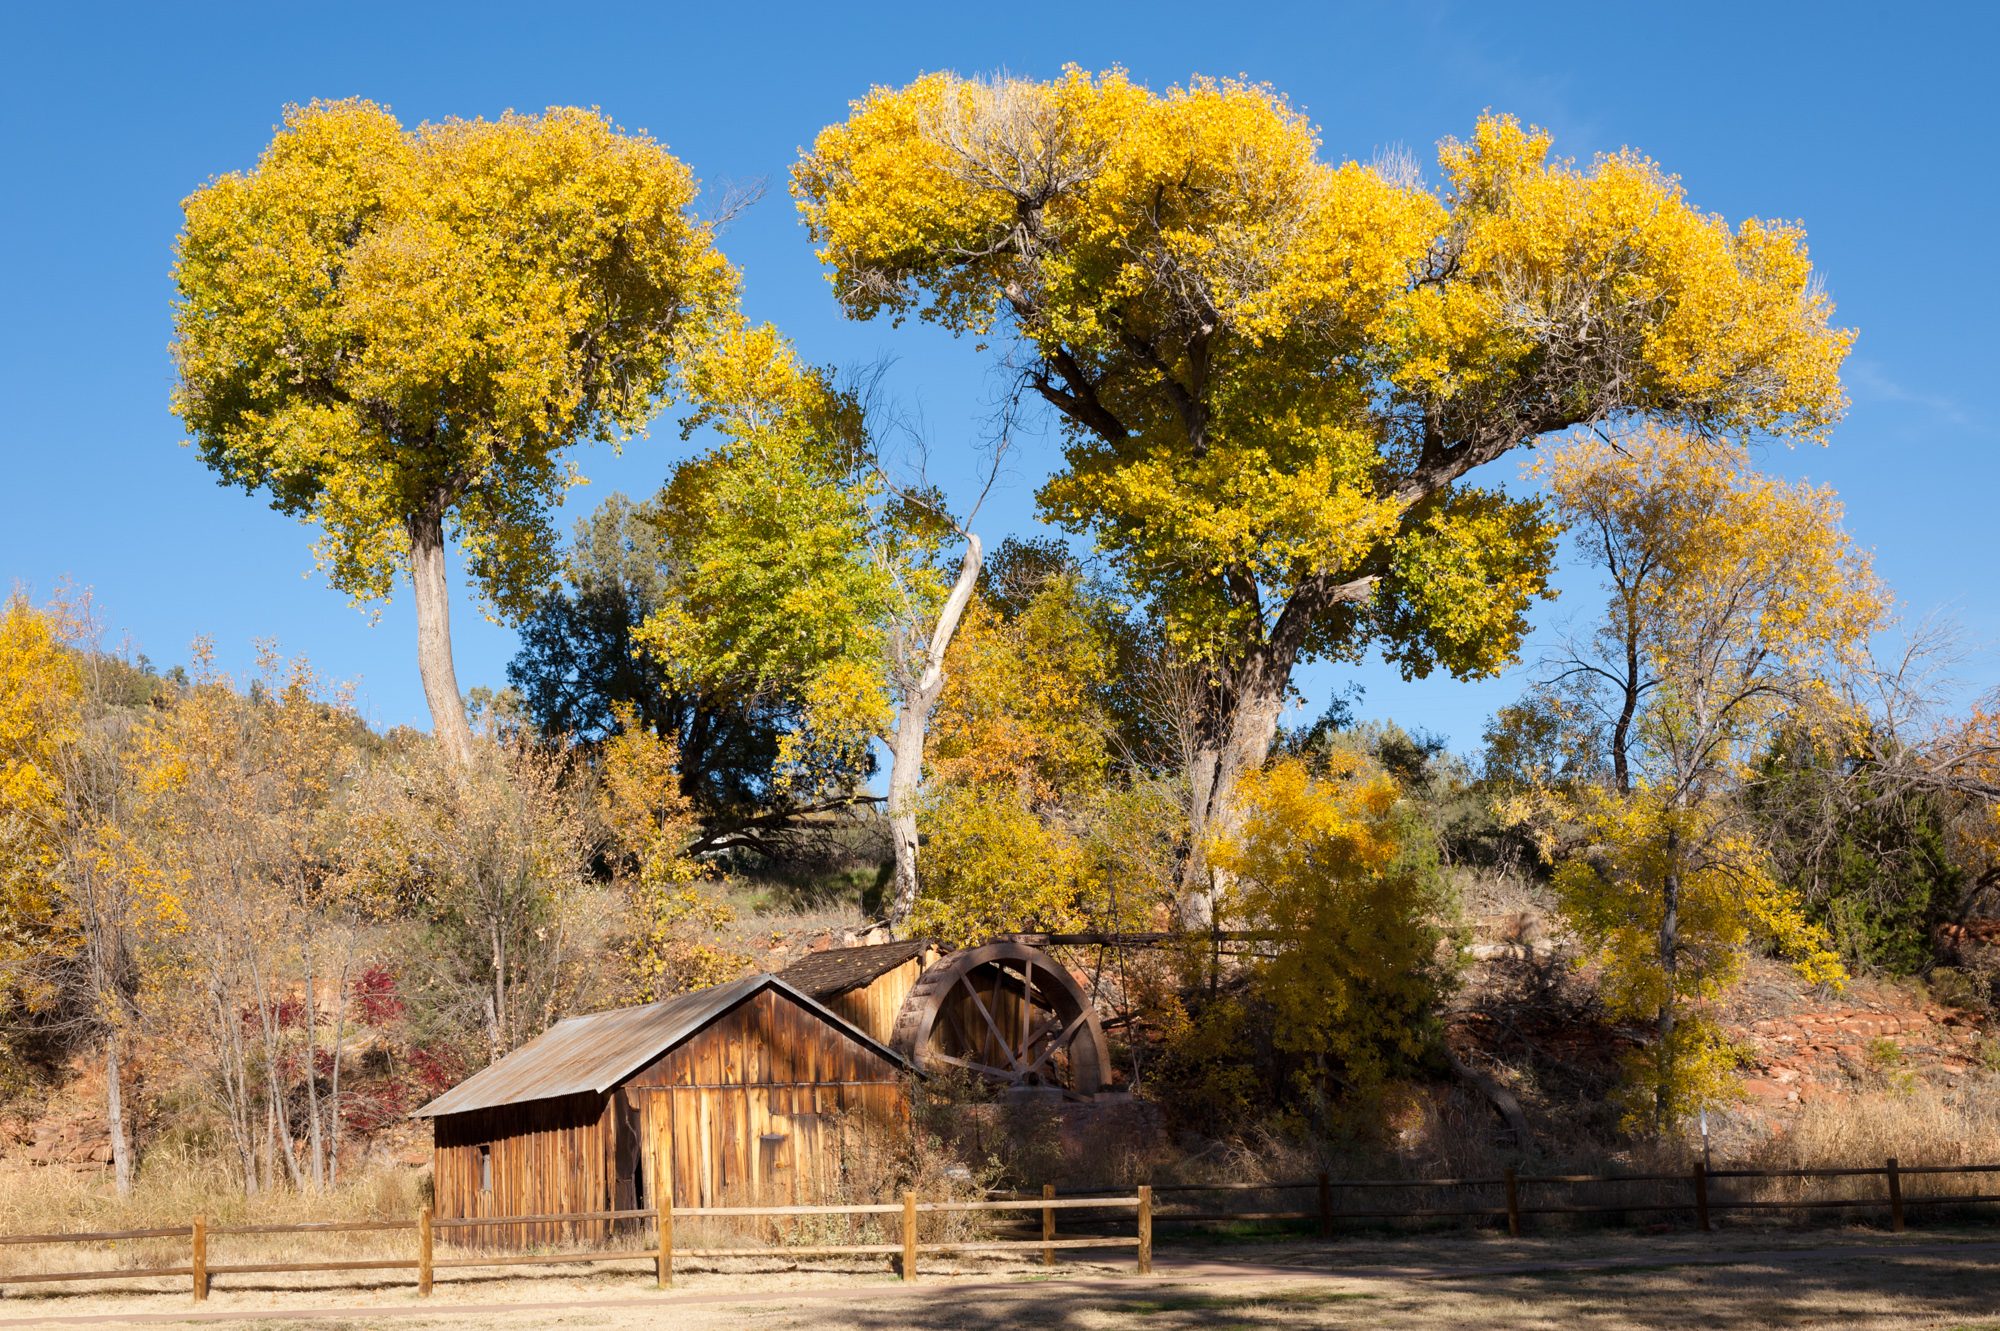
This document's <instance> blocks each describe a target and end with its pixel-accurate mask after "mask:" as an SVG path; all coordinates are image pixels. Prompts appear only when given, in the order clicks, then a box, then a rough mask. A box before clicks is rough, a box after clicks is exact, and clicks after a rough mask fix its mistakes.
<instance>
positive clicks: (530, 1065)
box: [410, 975, 907, 1118]
mask: <svg viewBox="0 0 2000 1331" xmlns="http://www.w3.org/2000/svg"><path fill="white" fill-rule="evenodd" d="M763 989H776V990H778V991H779V992H781V993H783V994H785V995H786V996H787V997H789V998H791V999H793V1000H794V1001H796V1002H798V1003H800V1004H802V1005H803V1006H805V1007H807V1008H809V1009H811V1010H812V1011H813V1012H815V1013H817V1014H818V1015H819V1016H820V1018H821V1019H822V1020H825V1021H828V1022H831V1023H832V1024H834V1025H836V1026H838V1027H840V1028H841V1029H842V1030H843V1031H845V1032H846V1033H847V1034H848V1035H849V1036H851V1037H852V1038H853V1039H855V1040H858V1041H860V1042H861V1043H862V1044H865V1045H867V1046H868V1047H869V1048H871V1049H873V1050H875V1051H876V1052H877V1053H879V1054H881V1055H882V1056H883V1057H885V1058H888V1059H890V1060H892V1061H893V1062H895V1063H897V1064H899V1065H903V1066H907V1061H906V1060H905V1059H904V1058H903V1056H902V1055H901V1054H898V1053H897V1052H896V1051H895V1050H893V1049H891V1048H889V1047H888V1046H887V1045H885V1044H882V1043H881V1042H879V1041H877V1040H874V1039H871V1038H870V1037H869V1036H868V1035H867V1034H866V1033H865V1032H863V1031H861V1030H858V1029H857V1028H856V1027H855V1026H854V1025H853V1024H852V1023H850V1022H848V1021H845V1020H843V1019H842V1018H841V1017H839V1016H837V1015H836V1014H834V1013H832V1012H829V1011H827V1010H826V1009H825V1008H824V1007H821V1006H820V1005H819V1004H818V1003H817V1002H815V1001H813V1000H812V999H811V998H809V997H807V996H806V995H805V994H802V993H800V992H799V991H798V990H797V989H795V988H793V987H792V986H791V985H790V984H787V983H786V982H785V981H784V980H781V979H779V978H778V977H777V976H775V975H751V976H746V977H745V978H743V979H741V980H731V981H730V982H729V983H727V984H718V985H715V986H713V987H712V988H708V989H697V990H695V991H694V992H693V993H687V994H676V995H675V996H674V997H672V998H669V999H664V1000H662V1001H661V1002H658V1003H647V1004H644V1005H642V1006H639V1007H626V1008H613V1009H612V1010H611V1011H609V1012H593V1013H590V1014H589V1015H587V1016H582V1017H568V1018H565V1019H564V1020H562V1021H559V1022H557V1023H556V1024H555V1025H553V1026H551V1027H549V1028H548V1029H547V1030H546V1031H543V1032H542V1033H541V1034H540V1035H538V1036H536V1037H535V1038H534V1039H532V1040H530V1041H528V1042H527V1043H526V1044H524V1045H522V1046H521V1047H520V1048H519V1049H516V1050H515V1051H514V1052H513V1053H511V1054H508V1055H507V1056H506V1057H504V1058H502V1059H501V1060H500V1061H499V1062H497V1063H494V1064H492V1065H491V1066H489V1067H486V1068H484V1069H482V1070H481V1071H479V1072H475V1073H473V1074H472V1075H471V1076H470V1077H467V1078H466V1079H465V1080H464V1081H462V1082H460V1083H459V1084H458V1085H456V1086H454V1087H452V1088H451V1089H450V1090H448V1091H446V1092H445V1093H444V1094H443V1095H440V1096H439V1097H438V1098H437V1099H435V1100H433V1101H431V1102H430V1103H429V1104H427V1105H425V1106H424V1107H423V1108H422V1109H419V1110H417V1111H416V1112H414V1113H412V1114H411V1115H410V1117H411V1118H438V1117H440V1116H442V1115H445V1114H463V1113H466V1112H468V1111H470V1110H474V1109H493V1108H496V1107H498V1106H500V1105H515V1104H523V1103H526V1102H528V1101H531V1100H552V1099H554V1098H556V1097H557V1096H562V1095H580V1094H582V1093H584V1092H586V1091H595V1092H600V1093H601V1092H604V1091H608V1090H610V1089H611V1088H612V1087H613V1086H616V1085H617V1084H618V1083H619V1082H621V1081H624V1080H625V1079H626V1078H627V1077H629V1076H631V1075H632V1074H633V1073H635V1072H637V1071H638V1070H639V1069H640V1068H643V1067H645V1066H646V1065H647V1064H648V1063H650V1062H652V1061H653V1060H654V1059H655V1058H658V1057H659V1056H660V1055H661V1054H663V1053H665V1052H666V1051H667V1050H669V1049H671V1048H673V1047H674V1046H675V1045H677V1044H679V1043H680V1042H681V1041H683V1040H685V1039H687V1038H688V1037H689V1036H690V1035H693V1034H694V1033H695V1032H696V1031H698V1030H700V1029H701V1028H702V1027H704V1026H706V1025H708V1023H709V1022H711V1021H714V1020H715V1019H716V1018H717V1017H719V1016H721V1015H722V1014H723V1013H725V1012H727V1011H729V1010H730V1009H731V1008H733V1007H735V1006H736V1005H737V1004H739V1003H741V1002H743V1001H744V1000H746V999H748V998H750V997H752V996H753V995H755V994H756V993H758V992H759V991H760V990H763Z"/></svg>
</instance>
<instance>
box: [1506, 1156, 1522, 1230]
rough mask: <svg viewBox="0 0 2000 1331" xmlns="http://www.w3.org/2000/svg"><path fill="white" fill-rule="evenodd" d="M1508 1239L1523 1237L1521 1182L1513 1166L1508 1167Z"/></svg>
mask: <svg viewBox="0 0 2000 1331" xmlns="http://www.w3.org/2000/svg"><path fill="white" fill-rule="evenodd" d="M1506 1182H1507V1237H1508V1238H1510V1239H1518V1238H1520V1237H1521V1180H1520V1177H1519V1175H1517V1174H1516V1173H1515V1172H1514V1167H1513V1166H1512V1165H1509V1166H1507V1180H1506Z"/></svg>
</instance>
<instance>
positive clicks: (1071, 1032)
mask: <svg viewBox="0 0 2000 1331" xmlns="http://www.w3.org/2000/svg"><path fill="white" fill-rule="evenodd" d="M1088 1020H1090V1012H1089V1011H1088V1010H1087V1009H1086V1010H1085V1011H1082V1012H1079V1013H1077V1014H1076V1017H1075V1019H1074V1020H1073V1021H1071V1022H1070V1024H1069V1025H1067V1026H1065V1027H1063V1032H1062V1034H1061V1035H1058V1036H1057V1037H1056V1038H1055V1039H1053V1040H1051V1041H1049V1047H1048V1048H1046V1049H1044V1050H1042V1052H1041V1054H1040V1055H1039V1056H1037V1057H1036V1059H1035V1061H1034V1062H1033V1063H1030V1064H1029V1065H1028V1066H1027V1068H1026V1069H1024V1070H1023V1072H1022V1074H1021V1075H1023V1076H1026V1075H1027V1074H1028V1073H1030V1072H1033V1071H1034V1070H1035V1069H1036V1068H1039V1067H1040V1066H1041V1065H1042V1064H1044V1063H1046V1062H1047V1061H1048V1058H1049V1055H1050V1054H1053V1053H1055V1051H1056V1050H1058V1049H1063V1048H1067V1047H1068V1045H1069V1042H1070V1041H1071V1040H1074V1039H1075V1038H1076V1033H1077V1031H1078V1030H1079V1029H1081V1028H1082V1026H1083V1023H1084V1022H1086V1021H1088Z"/></svg>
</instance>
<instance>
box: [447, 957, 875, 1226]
mask: <svg viewBox="0 0 2000 1331" xmlns="http://www.w3.org/2000/svg"><path fill="white" fill-rule="evenodd" d="M906 1071H907V1065H906V1063H905V1060H904V1059H903V1058H902V1057H901V1056H900V1055H898V1054H897V1053H895V1052H894V1051H893V1050H891V1049H890V1048H889V1047H888V1045H887V1044H886V1043H885V1042H884V1041H882V1040H879V1039H877V1038H875V1037H874V1036H871V1035H869V1034H868V1033H867V1032H866V1031H864V1030H861V1029H859V1028H857V1027H856V1026H855V1025H854V1024H852V1023H850V1022H849V1021H847V1020H846V1019H844V1018H843V1017H841V1016H840V1015H838V1014H836V1013H835V1012H833V1011H831V1010H829V1009H828V1008H827V1007H826V1006H824V1005H822V1004H821V1003H819V1002H817V1001H815V1000H814V999H813V998H811V997H809V996H808V995H806V994H804V993H802V992H800V991H799V990H798V989H797V988H795V987H794V986H792V985H791V984H789V983H787V982H786V981H785V980H783V979H781V978H779V977H777V976H773V975H759V976H753V977H750V978H747V979H742V980H735V981H732V982H730V983H728V984H721V985H716V986H715V987H713V988H710V989H701V990H697V991H695V992H694V993H689V994H681V995H679V996H677V997H674V998H670V999H667V1000H666V1001H664V1002H660V1003H649V1004H646V1005H644V1006H642V1007H630V1008H619V1009H616V1010H614V1011H610V1012H598V1013H593V1014H591V1015H589V1016H583V1017H571V1018H569V1019H568V1020H566V1021H561V1022H558V1023H556V1024H555V1025H554V1026H552V1027H550V1028H549V1029H548V1030H547V1031H545V1032H543V1033H542V1034H541V1035H539V1036H537V1037H536V1038H535V1039H533V1040H530V1041H529V1042H528V1043H527V1044H525V1045H522V1046H521V1047H520V1048H519V1049H516V1050H515V1051H514V1052H513V1053H511V1054H508V1055H507V1056H506V1057H505V1058H502V1059H501V1060H500V1061H499V1062H497V1063H494V1064H493V1065H492V1066H491V1067H488V1068H486V1069H485V1070H484V1071H481V1072H479V1073H477V1074H475V1075H473V1076H472V1077H470V1078H468V1079H466V1080H465V1081H463V1082H461V1083H460V1084H459V1085H457V1086H455V1087H453V1088H452V1089H451V1090H449V1091H447V1092H445V1093H444V1094H443V1095H441V1096H439V1097H438V1098H437V1099H435V1100H433V1101H432V1102H431V1103H429V1104H427V1105H425V1106H424V1107H423V1108H422V1109H419V1110H417V1111H416V1114H415V1115H414V1117H419V1118H429V1119H431V1120H432V1123H433V1126H434V1133H435V1148H434V1159H435V1171H434V1179H435V1184H434V1191H435V1198H434V1206H435V1210H436V1214H437V1215H438V1216H439V1217H440V1218H458V1217H488V1216H508V1215H565V1214H574V1213H579V1212H586V1211H607V1210H628V1209H634V1208H640V1207H650V1206H652V1205H653V1204H654V1199H655V1198H657V1197H658V1196H659V1195H660V1194H659V1191H658V1190H659V1189H660V1188H661V1187H666V1188H667V1189H669V1192H668V1194H667V1195H668V1196H670V1197H671V1198H672V1199H673V1201H674V1203H675V1204H676V1205H678V1206H717V1205H732V1204H733V1205H753V1204H767V1205H769V1204H775V1205H791V1204H797V1203H803V1202H809V1201H813V1200H816V1199H818V1198H821V1197H824V1196H826V1195H828V1193H829V1192H830V1191H831V1189H832V1188H833V1186H834V1185H835V1184H836V1183H837V1181H838V1180H839V1177H840V1174H841V1172H842V1169H843V1167H844V1165H845V1164H846V1162H847V1160H848V1158H849V1157H850V1156H851V1155H852V1154H853V1153H854V1152H855V1151H857V1150H859V1149H861V1147H860V1142H859V1131H858V1130H859V1129H860V1128H861V1125H862V1124H864V1123H865V1122H867V1121H869V1120H877V1121H881V1120H895V1119H900V1118H901V1117H902V1116H904V1115H906V1114H907V1112H908V1104H907V1100H906V1096H905V1090H904V1077H905V1074H906ZM603 1231H604V1225H603V1224H602V1223H601V1222H600V1223H598V1224H587V1225H576V1224H573V1223H543V1224H531V1225H508V1226H480V1227H478V1228H477V1229H473V1230H470V1231H461V1232H463V1233H466V1234H467V1235H468V1237H469V1239H470V1241H472V1242H477V1243H481V1244H485V1245H488V1246H500V1247H520V1246H527V1245H530V1244H536V1243H546V1242H553V1241H557V1240H559V1239H562V1238H568V1237H572V1236H574V1237H579V1238H597V1237H601V1236H602V1234H603Z"/></svg>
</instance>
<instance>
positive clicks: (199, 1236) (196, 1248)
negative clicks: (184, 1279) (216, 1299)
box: [188, 1215, 208, 1303]
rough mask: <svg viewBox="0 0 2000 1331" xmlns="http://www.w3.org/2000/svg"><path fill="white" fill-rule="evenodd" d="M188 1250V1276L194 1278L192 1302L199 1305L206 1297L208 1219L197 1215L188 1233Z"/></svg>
mask: <svg viewBox="0 0 2000 1331" xmlns="http://www.w3.org/2000/svg"><path fill="white" fill-rule="evenodd" d="M188 1241H189V1245H190V1250H189V1253H188V1270H189V1274H191V1275H192V1276H193V1277H194V1301H195V1302H196V1303H200V1302H201V1301H202V1300H203V1299H206V1298H207V1297H208V1217H207V1216H205V1215H198V1216H196V1217H195V1218H194V1225H193V1226H192V1227H191V1228H190V1229H189V1231H188Z"/></svg>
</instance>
